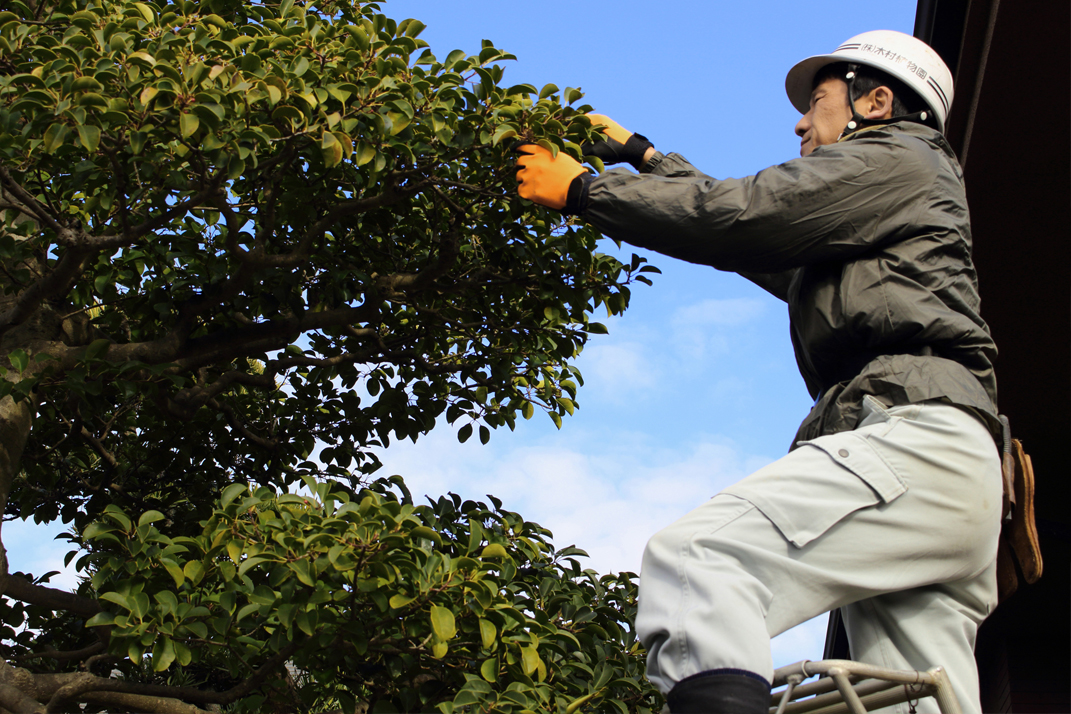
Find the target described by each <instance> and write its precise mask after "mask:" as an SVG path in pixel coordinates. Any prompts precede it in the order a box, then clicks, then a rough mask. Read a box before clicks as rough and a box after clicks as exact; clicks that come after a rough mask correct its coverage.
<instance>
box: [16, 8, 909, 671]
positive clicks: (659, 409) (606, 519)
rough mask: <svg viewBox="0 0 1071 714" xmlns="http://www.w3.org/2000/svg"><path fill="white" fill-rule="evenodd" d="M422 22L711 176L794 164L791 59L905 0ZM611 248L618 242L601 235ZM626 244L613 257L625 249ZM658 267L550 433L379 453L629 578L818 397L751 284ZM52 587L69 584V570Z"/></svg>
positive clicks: (426, 485) (788, 642)
mask: <svg viewBox="0 0 1071 714" xmlns="http://www.w3.org/2000/svg"><path fill="white" fill-rule="evenodd" d="M381 6H382V8H383V10H384V11H385V12H386V13H387V14H388V15H389V16H391V17H393V18H394V19H396V20H403V19H405V18H408V17H413V18H417V19H419V20H421V21H423V22H424V23H425V24H426V25H427V29H426V30H425V31H424V33H423V34H422V35H421V37H422V38H423V39H425V40H427V41H428V42H429V43H430V45H431V49H432V51H433V52H434V53H435V54H436V55H437V56H439V57H445V56H446V55H447V54H448V53H449V52H450V51H451V50H453V49H455V48H459V49H463V50H465V51H467V52H470V53H476V52H478V51H479V48H480V42H481V40H483V39H489V40H491V41H493V42H494V44H495V46H496V47H498V48H500V49H503V50H506V51H508V52H511V53H513V54H515V55H516V56H517V57H518V60H517V61H516V62H509V63H507V64H506V74H505V80H504V81H505V82H506V83H507V84H519V83H524V82H527V83H530V84H533V85H535V86H537V87H541V86H543V85H544V84H546V83H548V82H553V83H555V84H557V85H558V86H560V87H565V86H573V87H580V88H582V89H583V90H584V92H585V93H586V96H585V99H584V100H583V101H584V102H586V103H588V104H591V105H592V106H593V107H594V108H595V110H596V111H598V112H601V113H603V114H607V115H609V116H611V117H613V118H614V119H615V120H616V121H618V122H619V123H620V124H622V125H623V126H625V127H627V128H629V129H631V130H633V131H638V132H640V133H642V134H645V135H646V136H647V137H649V138H650V139H651V140H652V141H653V142H654V143H655V145H656V146H657V147H658V148H659V149H660V150H663V151H667V152H668V151H676V152H678V153H681V154H683V155H684V156H686V157H687V158H688V159H689V160H690V161H692V163H694V164H695V165H696V166H698V167H699V168H700V169H701V170H703V171H704V172H706V173H708V174H710V175H712V176H714V177H717V178H727V177H741V176H747V175H750V174H753V173H755V172H757V171H759V170H761V169H763V168H765V167H767V166H769V165H772V164H776V163H781V162H783V161H787V160H789V159H792V158H794V157H796V156H798V153H799V139H798V138H797V137H796V136H795V135H794V134H793V133H792V128H793V126H794V125H795V123H796V121H797V120H798V119H799V115H798V113H797V112H796V111H795V110H794V109H793V108H792V106H791V104H789V102H788V99H787V98H786V96H785V91H784V78H785V74H786V73H787V71H788V69H789V68H790V67H791V66H792V65H793V64H794V63H795V62H797V61H799V60H801V59H803V58H804V57H807V56H809V55H813V54H823V53H826V52H829V51H832V50H833V49H834V48H835V47H837V45H839V44H840V43H841V42H843V41H844V40H845V39H847V38H849V37H851V36H852V35H855V34H858V33H860V32H864V31H867V30H875V29H891V30H900V31H902V32H907V33H910V32H912V29H913V25H914V15H915V2H913V1H912V0H886V2H882V3H857V4H855V5H853V6H851V7H850V8H848V7H846V6H845V5H844V4H843V3H834V2H815V1H812V2H810V3H799V2H796V3H789V2H785V1H783V0H751V1H750V2H746V3H729V2H722V1H721V0H706V1H705V2H693V1H685V0H663V1H662V2H658V3H654V2H636V1H631V0H616V1H615V2H602V1H601V0H571V1H569V2H566V1H564V0H541V2H538V3H533V2H503V0H451V1H446V0H388V2H385V3H381ZM601 249H602V250H603V251H604V252H608V253H615V254H618V253H619V251H617V248H616V247H615V246H614V244H613V243H612V242H610V241H603V244H602V245H601ZM632 252H633V250H632V249H630V248H629V247H628V246H625V249H624V250H623V251H621V252H620V254H621V255H622V256H623V258H625V259H627V258H628V257H629V256H630V255H631V253H632ZM635 252H638V253H640V254H641V255H645V256H646V257H647V258H648V259H649V261H650V262H651V263H652V264H654V265H657V266H658V267H659V268H661V270H662V271H663V275H661V276H654V280H655V283H654V286H653V287H645V286H643V285H637V286H636V287H635V289H634V291H633V299H632V306H631V307H630V308H629V310H628V312H627V313H626V314H625V315H624V316H622V317H619V318H614V319H611V320H602V321H603V322H605V323H606V324H607V325H608V327H609V329H610V334H609V335H604V336H596V338H595V339H593V340H592V341H591V342H590V343H589V347H588V348H587V349H586V350H585V351H584V353H583V354H582V355H581V357H580V359H579V362H578V364H579V367H580V369H581V371H582V372H583V374H584V378H585V382H586V384H585V386H584V387H583V388H582V389H581V390H580V393H579V395H578V401H579V403H580V409H579V410H578V411H577V413H576V414H575V415H574V416H573V417H572V418H569V419H566V420H565V422H564V425H563V428H562V430H561V431H558V430H556V429H555V428H554V426H553V425H552V424H551V422H550V420H549V419H546V418H540V417H538V416H537V417H536V418H534V419H533V420H532V421H530V422H524V423H521V424H519V425H518V428H517V430H516V431H515V432H512V433H511V432H509V431H508V430H505V429H500V430H498V431H496V432H494V434H493V435H492V438H491V442H490V444H488V445H487V446H481V445H480V444H479V443H478V440H476V439H472V440H470V442H469V443H466V444H459V443H458V442H457V439H456V437H455V435H454V432H453V431H452V430H451V428H450V427H449V426H446V425H440V428H439V429H437V430H436V431H433V432H432V433H431V434H430V435H428V436H427V437H424V438H422V439H421V440H420V441H419V442H418V443H417V444H415V445H413V444H408V443H402V444H396V445H393V446H392V447H391V448H390V449H389V450H387V451H386V452H385V453H383V454H382V458H383V461H384V463H385V469H384V473H385V474H392V473H398V474H401V475H403V476H404V477H405V478H406V480H407V482H408V483H409V485H410V488H411V490H412V491H413V493H414V495H419V494H422V493H426V494H430V495H438V494H441V493H444V492H446V491H453V492H456V493H459V494H461V495H462V496H465V497H467V498H482V497H483V495H484V494H487V493H493V494H495V495H497V496H498V497H500V498H502V499H503V501H504V506H505V507H506V508H509V509H511V510H515V511H518V512H520V513H521V514H522V515H524V516H525V517H526V518H528V519H529V520H533V521H536V522H538V523H541V524H542V525H544V526H546V527H548V528H550V529H551V530H552V531H554V533H555V536H556V537H555V541H556V543H557V544H558V545H559V546H564V545H568V544H571V543H575V544H576V545H578V546H579V547H581V548H584V549H586V550H588V551H589V552H590V553H591V555H592V558H591V560H590V563H589V565H590V567H593V568H595V569H596V570H599V571H601V572H606V571H610V570H633V571H638V570H639V561H640V554H641V552H642V548H643V545H644V543H645V542H646V540H647V539H648V538H649V537H650V536H651V535H652V534H653V533H654V532H655V531H656V530H658V529H659V528H661V527H663V526H666V525H668V524H669V523H671V522H672V521H673V520H674V519H676V518H678V517H679V516H681V515H683V514H684V513H686V512H687V511H688V510H690V509H691V508H693V507H695V506H697V505H699V504H700V503H702V502H703V501H704V500H705V499H707V498H709V497H710V496H712V495H713V494H714V493H716V492H717V491H719V490H720V489H721V488H724V487H725V486H727V485H728V484H730V483H732V482H734V481H736V480H738V479H739V478H742V477H743V476H745V475H747V474H748V473H750V472H751V471H753V470H755V469H756V468H758V467H760V466H762V465H764V464H766V463H769V462H770V461H773V460H775V459H777V458H779V457H780V456H781V455H783V454H784V453H785V451H786V450H787V447H788V444H789V441H790V439H791V438H792V436H793V435H794V434H795V430H796V427H797V425H798V423H799V422H800V421H801V420H802V419H803V417H804V416H805V415H806V413H807V411H808V409H809V408H810V404H811V400H810V398H809V397H808V395H807V393H806V390H805V389H804V387H803V382H802V379H801V378H800V376H799V373H798V371H797V369H796V365H795V361H794V359H793V356H792V349H791V345H790V343H789V339H788V319H787V313H786V309H785V307H784V304H783V303H780V302H779V301H777V300H776V299H774V298H772V297H770V296H768V295H767V294H766V293H764V292H763V291H762V290H760V289H758V288H756V287H754V286H752V285H751V284H750V283H748V282H747V281H746V280H744V279H742V278H740V277H739V276H736V275H733V274H726V273H720V272H718V271H715V270H713V269H711V268H707V267H703V266H694V265H689V264H686V263H683V262H680V261H676V260H673V259H670V258H666V257H662V256H658V255H656V254H651V253H648V252H644V251H638V250H637V251H635ZM55 532H56V530H55V529H53V530H47V529H41V528H37V527H32V526H22V527H20V526H19V525H18V524H5V526H4V542H5V544H6V545H7V548H8V552H9V556H10V558H11V561H12V566H13V569H15V570H33V571H34V572H35V573H41V572H43V571H44V570H46V569H60V566H62V562H61V561H62V557H63V553H64V552H65V551H66V548H65V547H64V545H63V544H62V543H59V544H56V545H51V542H50V541H48V540H47V535H46V533H55ZM57 582H61V583H68V584H70V583H71V582H73V581H72V580H71V578H70V576H64V578H63V579H62V580H60V581H57ZM824 632H825V624H824V618H821V619H820V620H818V621H812V622H811V623H809V624H806V625H803V626H801V627H800V628H797V629H796V630H794V631H791V632H789V633H786V634H785V635H783V636H782V637H780V638H778V639H777V640H776V641H775V643H774V663H775V665H782V664H787V663H790V662H794V661H797V660H799V659H803V658H805V657H806V658H810V659H817V658H819V657H820V656H821V651H822V641H823V637H824Z"/></svg>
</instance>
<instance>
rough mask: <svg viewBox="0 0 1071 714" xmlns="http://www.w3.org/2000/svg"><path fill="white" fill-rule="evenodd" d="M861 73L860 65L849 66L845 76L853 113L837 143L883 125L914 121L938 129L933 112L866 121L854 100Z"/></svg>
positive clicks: (849, 106) (850, 109) (849, 107)
mask: <svg viewBox="0 0 1071 714" xmlns="http://www.w3.org/2000/svg"><path fill="white" fill-rule="evenodd" d="M858 73H859V65H857V64H849V65H848V73H847V74H846V75H844V81H845V82H847V83H848V109H849V111H851V113H852V118H851V119H849V120H848V125H847V126H846V127H844V131H842V132H841V133H840V136H839V137H837V141H840V140H841V139H843V138H844V137H846V136H848V135H849V134H852V133H854V132H857V131H859V130H860V129H864V128H866V127H868V126H881V125H882V124H894V123H896V122H901V121H913V122H915V123H917V124H925V125H927V126H930V127H933V128H937V127H936V126H935V125H934V123H935V122H936V120H937V118H936V117H935V116H934V115H933V112H931V111H929V110H923V111H921V112H914V113H913V114H904V115H903V116H898V117H889V118H888V119H865V118H864V117H863V116H862V115H861V114H860V113H859V112H858V111H857V110H856V109H855V101H854V100H853V99H852V94H854V89H855V78H856V77H857V76H858Z"/></svg>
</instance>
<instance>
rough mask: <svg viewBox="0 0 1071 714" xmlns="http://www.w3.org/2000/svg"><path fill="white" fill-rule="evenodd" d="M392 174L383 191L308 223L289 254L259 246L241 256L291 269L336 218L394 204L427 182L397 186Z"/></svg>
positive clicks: (351, 201) (305, 255)
mask: <svg viewBox="0 0 1071 714" xmlns="http://www.w3.org/2000/svg"><path fill="white" fill-rule="evenodd" d="M394 177H395V176H394V175H393V174H391V175H389V176H387V180H386V183H387V188H385V189H384V190H383V192H382V193H379V194H376V195H375V196H369V197H367V198H353V199H350V200H348V201H342V202H341V203H339V204H338V205H336V206H335V207H334V208H332V209H331V210H330V211H328V212H327V213H326V214H324V216H323V218H321V219H320V220H318V221H316V222H315V223H313V224H312V225H311V226H309V229H308V230H307V231H305V235H304V236H302V238H301V240H300V241H299V242H298V245H297V247H296V248H295V249H294V250H292V251H290V252H289V253H284V254H281V255H265V254H264V252H263V249H261V248H258V249H257V250H255V251H253V252H251V253H246V254H245V255H244V256H243V258H244V259H245V260H248V261H250V262H251V263H253V264H254V265H256V266H258V267H274V268H293V267H295V266H297V265H299V264H300V263H301V262H302V261H304V260H305V259H306V258H307V257H308V255H309V253H310V252H312V244H313V243H314V242H315V241H317V240H319V239H320V238H321V237H322V236H323V234H324V233H325V232H326V231H327V229H328V228H330V227H331V226H333V225H334V224H335V223H336V222H338V220H339V219H341V218H345V217H346V216H353V215H356V214H358V213H364V212H366V211H371V210H373V209H376V208H382V207H384V206H390V205H393V204H395V203H398V202H400V201H402V200H404V199H406V198H409V197H410V196H412V195H414V194H417V193H419V192H420V190H421V189H422V188H423V187H424V186H425V185H426V184H427V182H421V183H418V184H415V185H413V186H411V187H410V186H406V187H405V188H400V187H398V186H396V185H394V183H393V179H394Z"/></svg>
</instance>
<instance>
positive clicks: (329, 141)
mask: <svg viewBox="0 0 1071 714" xmlns="http://www.w3.org/2000/svg"><path fill="white" fill-rule="evenodd" d="M320 153H321V154H322V155H323V159H324V165H325V166H327V168H332V167H334V166H338V164H339V163H341V162H342V143H341V142H339V140H338V139H336V138H335V135H334V134H333V133H331V132H329V131H325V132H324V133H323V138H322V139H320Z"/></svg>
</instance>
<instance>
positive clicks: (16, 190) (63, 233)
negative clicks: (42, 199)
mask: <svg viewBox="0 0 1071 714" xmlns="http://www.w3.org/2000/svg"><path fill="white" fill-rule="evenodd" d="M0 185H2V186H3V187H4V188H5V189H7V190H8V191H10V192H11V193H12V194H13V195H14V196H15V198H17V199H18V200H19V201H20V202H21V203H22V204H23V206H25V208H24V209H21V210H22V212H23V213H27V212H28V213H29V214H30V215H31V216H33V217H34V218H36V219H37V220H39V221H41V222H42V223H44V224H45V225H46V226H48V227H49V228H51V229H52V230H53V231H54V232H55V234H56V240H58V241H59V242H61V243H66V242H70V241H71V236H70V232H71V231H70V229H69V228H67V227H65V226H63V225H62V224H61V223H60V222H59V221H57V220H56V219H55V218H54V217H53V216H52V212H51V211H50V210H48V209H47V208H45V207H44V206H42V205H41V204H40V203H39V202H38V201H37V199H36V198H34V197H33V194H31V193H30V192H29V191H27V190H26V189H24V188H23V187H22V185H21V184H19V182H18V181H16V180H15V179H14V178H12V177H11V174H10V173H9V172H8V170H7V169H5V168H3V167H0Z"/></svg>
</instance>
